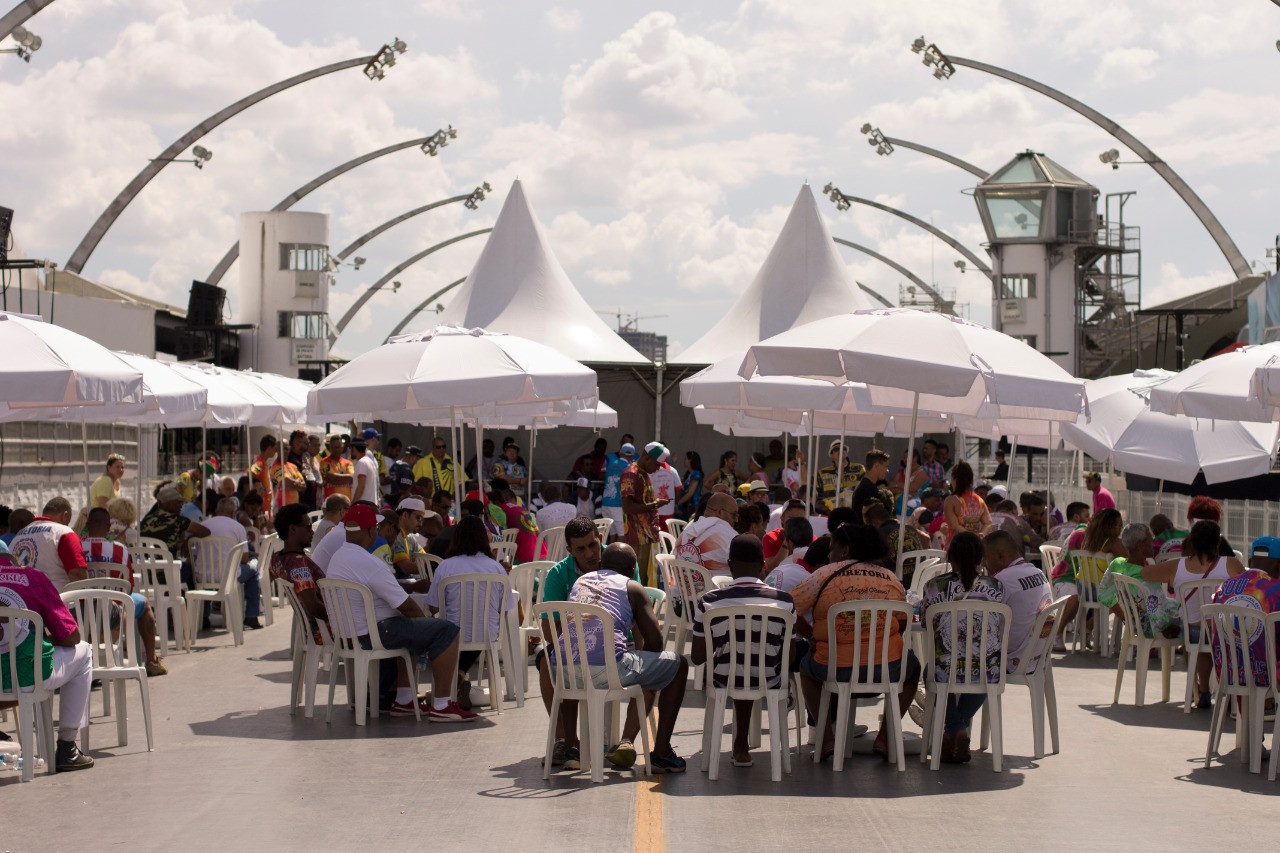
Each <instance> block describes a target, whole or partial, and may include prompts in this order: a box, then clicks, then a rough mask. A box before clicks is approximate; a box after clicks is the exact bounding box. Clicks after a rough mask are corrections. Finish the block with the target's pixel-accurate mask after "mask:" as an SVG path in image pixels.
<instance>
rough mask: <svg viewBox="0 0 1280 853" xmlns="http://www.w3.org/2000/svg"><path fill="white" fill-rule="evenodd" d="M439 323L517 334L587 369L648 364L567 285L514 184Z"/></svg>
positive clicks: (549, 248) (517, 185)
mask: <svg viewBox="0 0 1280 853" xmlns="http://www.w3.org/2000/svg"><path fill="white" fill-rule="evenodd" d="M436 323H437V325H441V326H459V327H462V328H466V329H474V328H484V329H487V330H488V331H490V332H504V333H506V334H508V335H519V336H520V337H522V338H526V339H528V340H531V341H536V342H537V343H540V344H545V345H546V346H549V347H551V348H553V349H557V350H559V351H560V352H561V353H563V354H565V355H567V356H568V357H569V358H571V359H573V360H574V361H581V362H590V363H592V364H649V363H650V362H649V360H648V359H647V358H645V357H644V356H643V355H641V354H640V353H639V352H636V350H635V349H633V348H632V347H631V346H630V345H629V344H628V343H627V342H626V341H624V340H622V338H620V337H618V335H617V333H616V332H614V331H613V330H612V329H610V328H609V326H608V325H607V324H606V323H605V322H604V321H603V320H601V319H600V317H599V316H597V315H596V313H595V311H594V310H593V309H592V308H591V306H590V305H588V304H587V302H586V300H585V299H583V298H582V294H580V293H579V292H578V290H577V288H575V287H574V286H573V282H571V281H569V277H568V276H567V275H565V272H564V269H563V268H562V267H561V266H560V262H559V261H558V260H556V256H555V253H554V252H552V251H551V247H550V245H548V243H547V238H546V234H544V233H543V231H542V226H541V225H540V224H539V223H538V219H537V217H536V216H534V215H533V209H532V208H531V207H530V206H529V202H528V200H527V199H526V198H525V195H524V188H523V186H522V185H521V183H520V181H515V182H514V183H512V185H511V192H510V193H509V194H508V195H507V200H506V203H504V204H503V205H502V212H501V213H499V214H498V221H497V222H495V223H494V225H493V233H492V234H490V235H489V241H488V242H487V243H486V244H485V247H484V251H482V252H481V253H480V257H479V258H478V259H477V260H476V265H475V266H474V267H472V269H471V272H470V273H469V274H468V275H467V280H466V282H465V283H464V284H463V285H462V287H461V288H459V290H458V293H457V295H456V296H454V298H453V301H451V302H450V303H449V305H448V307H446V308H445V309H444V311H443V313H441V314H440V316H439V318H437V319H436Z"/></svg>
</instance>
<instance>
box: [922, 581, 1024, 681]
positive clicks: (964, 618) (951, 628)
mask: <svg viewBox="0 0 1280 853" xmlns="http://www.w3.org/2000/svg"><path fill="white" fill-rule="evenodd" d="M1012 621H1013V611H1012V610H1010V609H1009V607H1008V605H1005V604H1000V603H998V602H995V601H980V600H978V599H969V598H964V599H960V600H959V601H943V602H940V603H938V604H935V605H933V606H932V607H930V608H929V609H928V610H926V611H925V625H926V627H927V628H928V631H929V640H930V642H929V645H930V647H931V648H933V649H935V650H936V649H937V648H938V640H939V639H940V638H941V639H942V640H943V647H944V649H945V652H944V655H945V656H944V658H943V659H942V661H935V666H934V667H933V673H934V680H935V681H937V682H939V683H946V684H948V685H950V687H951V689H960V690H961V691H962V692H971V693H972V692H981V691H979V690H977V689H975V688H974V685H975V684H977V683H979V682H976V681H974V682H971V681H969V678H968V676H969V674H970V673H972V672H973V670H974V669H977V670H979V671H985V677H984V678H983V679H982V681H981V684H982V685H983V686H984V687H983V689H985V685H987V684H998V685H1003V684H1004V683H1005V680H1006V674H1005V662H1006V660H1007V659H1008V655H1009V623H1010V622H1012ZM962 625H963V626H964V632H963V635H962V634H961V626H962ZM997 652H998V653H999V658H998V665H997V666H996V667H995V668H996V669H997V670H998V672H997V673H996V679H995V680H994V681H993V680H992V678H991V676H992V671H991V668H990V667H989V666H988V665H987V662H988V661H989V660H990V659H991V657H992V655H994V654H996V653H997ZM935 654H936V652H935ZM944 670H945V677H939V676H940V674H942V673H943V671H944ZM957 674H960V675H961V676H962V677H961V678H959V679H957V677H956V676H957ZM974 674H976V673H974ZM965 688H968V690H967V691H966V690H965Z"/></svg>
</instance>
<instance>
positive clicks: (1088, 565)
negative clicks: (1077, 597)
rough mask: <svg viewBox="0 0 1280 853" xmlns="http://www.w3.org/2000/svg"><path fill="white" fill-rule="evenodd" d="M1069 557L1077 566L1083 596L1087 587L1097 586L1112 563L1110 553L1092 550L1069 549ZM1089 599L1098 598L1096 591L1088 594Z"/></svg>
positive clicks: (1077, 582)
mask: <svg viewBox="0 0 1280 853" xmlns="http://www.w3.org/2000/svg"><path fill="white" fill-rule="evenodd" d="M1067 559H1068V560H1070V561H1071V565H1073V566H1075V569H1076V584H1078V585H1079V586H1080V590H1081V596H1082V597H1084V591H1085V588H1086V587H1096V586H1097V585H1098V582H1099V581H1100V580H1102V576H1103V575H1105V574H1106V573H1107V566H1109V565H1111V555H1110V554H1095V553H1094V552H1092V551H1068V552H1067ZM1088 600H1089V601H1096V600H1097V594H1096V591H1095V592H1094V594H1093V595H1089V596H1088Z"/></svg>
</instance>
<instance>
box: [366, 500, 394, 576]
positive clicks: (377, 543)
mask: <svg viewBox="0 0 1280 853" xmlns="http://www.w3.org/2000/svg"><path fill="white" fill-rule="evenodd" d="M399 535H400V516H398V515H396V513H394V512H392V511H391V510H383V511H382V513H381V515H379V517H378V536H377V538H375V539H374V540H373V550H372V551H370V552H369V553H370V554H372V555H373V556H375V557H377V558H378V559H379V560H381V561H382V562H384V563H386V566H387V568H388V569H391V572H392V574H395V560H394V558H393V557H392V556H391V543H392V542H394V541H396V537H397V536H399ZM397 578H399V576H398V575H397Z"/></svg>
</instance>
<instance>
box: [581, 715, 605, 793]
mask: <svg viewBox="0 0 1280 853" xmlns="http://www.w3.org/2000/svg"><path fill="white" fill-rule="evenodd" d="M604 706H605V703H604V701H603V700H595V701H591V702H588V703H587V718H588V719H589V721H590V731H589V732H588V735H589V737H588V738H587V739H586V740H584V741H583V746H584V747H585V749H584V750H582V751H581V752H582V754H583V755H584V757H585V756H590V759H591V783H592V784H593V785H594V784H599V783H600V782H603V781H604Z"/></svg>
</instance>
